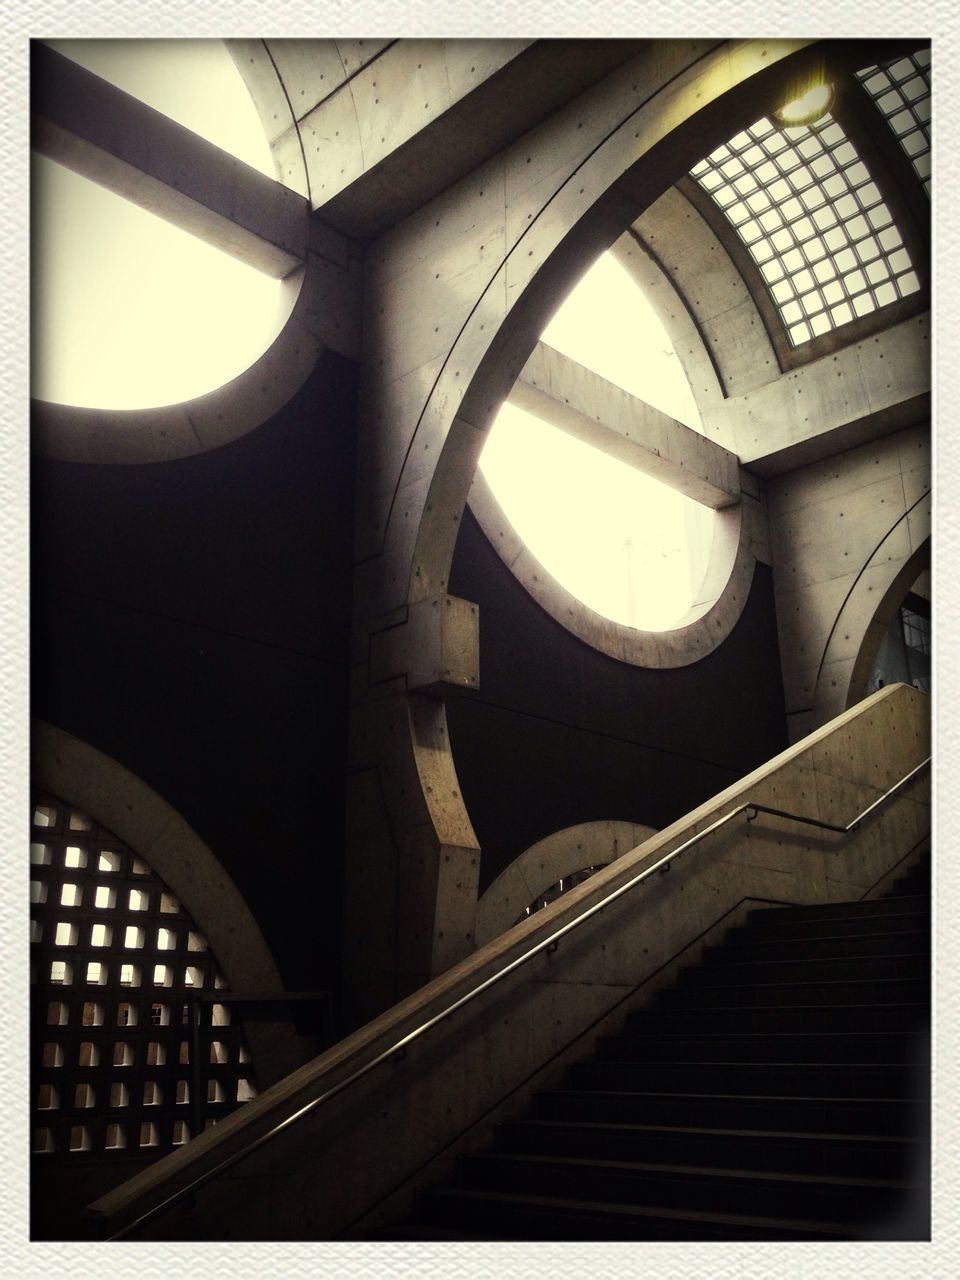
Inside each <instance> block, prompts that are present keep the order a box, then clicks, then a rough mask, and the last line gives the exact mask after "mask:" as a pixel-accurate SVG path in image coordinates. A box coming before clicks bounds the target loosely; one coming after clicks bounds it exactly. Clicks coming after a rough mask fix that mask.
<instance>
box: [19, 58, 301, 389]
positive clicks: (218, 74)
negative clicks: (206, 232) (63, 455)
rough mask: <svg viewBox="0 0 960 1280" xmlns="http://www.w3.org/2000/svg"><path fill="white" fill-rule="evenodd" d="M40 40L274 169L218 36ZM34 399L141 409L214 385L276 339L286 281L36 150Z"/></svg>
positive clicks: (289, 297) (255, 163)
mask: <svg viewBox="0 0 960 1280" xmlns="http://www.w3.org/2000/svg"><path fill="white" fill-rule="evenodd" d="M50 43H51V44H52V47H53V48H54V49H55V50H56V51H57V52H59V53H61V54H63V55H64V56H65V57H68V58H70V59H71V60H72V61H74V62H77V63H80V64H81V65H82V66H84V67H86V69H87V70H89V71H92V72H93V73H94V74H96V75H98V76H100V77H101V78H102V79H104V80H108V81H110V82H111V83H113V84H115V85H116V86H117V87H118V88H120V89H123V90H124V92H126V93H129V94H131V95H133V96H134V97H137V98H140V99H141V100H142V101H144V102H146V103H147V104H148V105H149V106H152V107H154V108H155V109H157V110H159V111H161V112H163V113H164V114H165V115H168V116H170V117H172V118H173V119H175V120H177V122H178V123H180V124H183V125H185V126H186V127H187V128H189V129H191V130H192V131H193V132H195V133H197V134H200V135H201V136H203V137H205V138H207V139H208V140H209V141H211V142H214V143H215V144H216V145H217V146H219V147H220V148H221V149H223V150H225V151H229V152H230V153H231V154H233V155H236V156H237V157H238V158H239V159H241V160H243V161H244V162H245V163H247V164H249V165H251V166H252V167H254V168H257V169H259V170H260V171H261V172H264V173H267V174H268V175H269V176H271V177H273V176H274V173H273V163H272V159H271V156H270V150H269V147H268V145H267V142H266V139H265V137H264V134H263V130H262V128H261V126H260V121H259V118H258V117H257V114H256V110H255V108H254V106H253V103H252V101H251V99H250V97H249V94H248V93H247V90H246V87H245V86H244V84H243V81H242V79H241V78H240V75H239V73H238V72H237V70H236V68H235V66H234V65H233V61H232V59H231V57H230V55H229V53H228V52H227V50H226V47H225V46H224V45H223V43H222V41H219V40H67V41H52V42H50ZM32 187H33V190H32V197H33V264H34V274H33V315H34V331H33V366H32V390H33V394H34V396H36V397H37V398H39V399H42V400H50V401H54V402H56V403H61V404H73V405H80V406H88V407H93V408H103V409H142V408H148V407H153V406H157V405H165V404H174V403H178V402H180V401H183V400H188V399H192V398H193V397H195V396H197V395H201V394H203V393H205V392H208V391H212V390H214V389H215V388H216V387H219V386H222V385H223V384H224V383H225V382H228V381H229V380H230V379H231V378H234V377H235V376H236V375H237V374H239V373H241V372H242V371H243V370H244V369H246V368H247V367H248V366H249V365H250V364H252V363H253V362H254V361H255V360H256V359H257V358H258V357H259V356H260V355H261V354H262V353H263V352H264V351H265V350H266V349H267V347H269V346H270V344H271V343H272V342H273V340H274V339H275V338H276V336H277V334H278V333H279V331H280V329H281V328H282V326H283V324H284V322H285V321H286V319H287V317H288V316H289V313H290V310H291V307H292V304H293V301H294V294H293V292H292V291H291V289H290V288H289V287H285V286H284V283H283V282H281V281H278V280H274V279H271V278H269V277H268V276H265V275H263V274H261V273H260V272H259V271H257V270H255V269H254V268H252V267H250V266H247V265H246V264H244V263H241V262H238V261H237V260H236V259H234V258H232V257H229V256H228V255H227V254H225V253H221V252H220V251H219V250H217V249H215V248H213V247H211V246H210V245H208V244H205V243H204V242H202V241H200V240H198V239H196V238H195V237H193V236H191V235H189V234H187V233H186V232H184V231H182V230H180V229H179V228H177V227H174V226H172V225H170V224H169V223H167V222H165V221H164V220H163V219H162V218H159V217H157V216H155V215H154V214H151V213H148V212H147V211H146V210H144V209H142V208H139V207H137V206H136V205H134V204H131V203H130V202H129V201H127V200H124V199H122V198H121V197H119V196H117V195H115V194H114V193H113V192H111V191H108V190H106V189H105V188H103V187H100V186H97V185H96V184H95V183H93V182H91V181H89V180H88V179H86V178H84V177H81V176H80V175H79V174H77V173H73V172H71V171H70V170H68V169H66V168H64V167H63V166H62V165H60V164H57V163H55V162H54V161H52V160H48V159H46V158H45V157H43V156H39V155H35V156H34V158H33V170H32Z"/></svg>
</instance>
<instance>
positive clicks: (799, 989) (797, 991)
mask: <svg viewBox="0 0 960 1280" xmlns="http://www.w3.org/2000/svg"><path fill="white" fill-rule="evenodd" d="M929 996H930V984H929V980H928V979H927V978H886V979H884V981H883V982H874V981H870V980H868V979H863V978H851V979H847V980H844V981H842V982H830V981H829V980H827V979H824V980H823V981H820V982H779V983H777V982H769V983H767V982H763V983H761V982H757V983H753V984H751V985H750V986H721V985H719V984H718V985H715V986H707V985H706V984H704V985H701V986H695V985H693V984H690V985H686V986H678V987H671V988H668V989H667V990H664V991H660V992H658V993H657V996H656V997H655V1006H656V1007H657V1008H658V1009H674V1008H686V1009H698V1008H704V1007H707V1008H710V1007H713V1006H715V1005H717V1004H720V1005H725V1006H727V1007H728V1008H737V1007H743V1008H756V1007H757V1006H759V1005H768V1006H769V1005H778V1004H782V1005H798V1004H799V1005H817V1004H819V1005H847V1004H862V1003H863V1002H864V1001H865V1000H866V999H868V998H869V1000H870V1002H871V1003H873V1004H888V1003H889V1004H921V1003H924V1002H926V1001H927V1000H929Z"/></svg>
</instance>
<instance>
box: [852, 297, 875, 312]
mask: <svg viewBox="0 0 960 1280" xmlns="http://www.w3.org/2000/svg"><path fill="white" fill-rule="evenodd" d="M853 309H854V311H855V312H856V313H857V315H858V316H866V315H869V314H870V312H871V311H876V305H875V304H874V301H873V298H872V297H871V296H870V294H869V293H861V294H858V295H857V297H855V298H854V299H853Z"/></svg>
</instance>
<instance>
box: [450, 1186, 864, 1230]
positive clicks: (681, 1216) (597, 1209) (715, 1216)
mask: <svg viewBox="0 0 960 1280" xmlns="http://www.w3.org/2000/svg"><path fill="white" fill-rule="evenodd" d="M429 1194H430V1196H431V1197H436V1198H437V1199H440V1200H449V1201H454V1202H455V1201H462V1202H473V1203H476V1204H487V1205H489V1206H491V1207H493V1208H495V1207H497V1206H501V1205H502V1206H507V1205H510V1206H514V1205H521V1206H527V1207H529V1208H531V1209H535V1208H541V1209H548V1210H553V1211H556V1212H561V1213H564V1214H568V1215H570V1216H571V1217H575V1216H579V1215H588V1216H593V1217H596V1216H598V1215H603V1216H605V1217H610V1218H624V1219H628V1220H631V1219H632V1220H636V1221H638V1222H644V1221H654V1222H676V1223H678V1224H691V1225H694V1226H696V1225H700V1224H704V1225H708V1226H718V1227H724V1226H729V1227H733V1228H742V1229H743V1230H745V1231H750V1230H752V1229H756V1228H762V1229H765V1230H768V1231H778V1230H780V1231H788V1232H805V1233H808V1234H810V1235H824V1236H832V1237H835V1238H836V1239H848V1238H849V1235H850V1233H849V1230H847V1229H845V1228H844V1227H842V1226H838V1224H837V1223H835V1222H814V1221H810V1220H805V1219H788V1218H764V1217H759V1216H756V1215H752V1214H738V1213H711V1212H710V1211H709V1210H706V1209H702V1210H695V1209H694V1210H691V1209H674V1208H652V1207H650V1208H648V1207H646V1206H641V1205H632V1204H623V1203H621V1202H606V1201H601V1200H573V1199H569V1198H561V1197H560V1196H537V1195H530V1194H527V1193H520V1192H515V1193H514V1192H509V1191H484V1190H468V1189H466V1188H462V1187H443V1188H439V1189H438V1190H436V1191H432V1192H430V1193H429Z"/></svg>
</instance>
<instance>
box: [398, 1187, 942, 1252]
mask: <svg viewBox="0 0 960 1280" xmlns="http://www.w3.org/2000/svg"><path fill="white" fill-rule="evenodd" d="M418 1220H419V1221H423V1223H424V1227H425V1232H429V1230H430V1228H431V1225H432V1224H433V1223H439V1224H443V1226H444V1228H445V1229H446V1230H450V1229H451V1228H452V1227H454V1226H456V1227H459V1228H460V1230H461V1232H463V1233H465V1234H461V1235H460V1236H459V1238H460V1239H468V1240H477V1239H496V1240H591V1241H593V1240H751V1241H753V1240H850V1239H859V1238H863V1237H862V1236H858V1235H854V1234H853V1233H851V1232H850V1230H849V1229H845V1228H843V1227H840V1226H838V1225H837V1224H836V1223H833V1222H819V1221H800V1220H798V1219H776V1218H760V1217H757V1216H753V1215H747V1214H722V1213H711V1212H706V1211H700V1212H698V1213H689V1212H684V1211H682V1210H668V1209H648V1208H645V1207H644V1208H641V1207H638V1206H636V1205H623V1204H602V1203H598V1202H595V1201H594V1202H589V1201H587V1202H585V1201H582V1200H575V1199H569V1198H563V1197H551V1196H540V1195H509V1194H506V1193H502V1192H496V1191H467V1190H464V1189H463V1188H458V1187H454V1188H445V1189H443V1190H440V1191H430V1192H427V1193H426V1194H425V1195H424V1196H423V1197H422V1199H421V1201H420V1203H419V1207H418ZM416 1238H421V1237H416ZM422 1238H423V1239H429V1238H430V1236H429V1234H425V1235H424V1236H423V1237H422ZM918 1238H919V1237H918Z"/></svg>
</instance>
